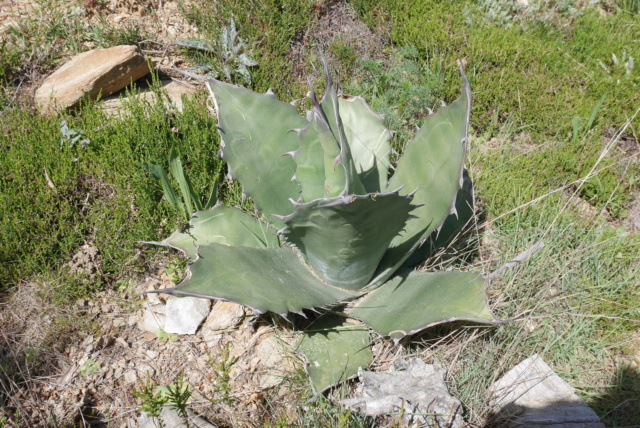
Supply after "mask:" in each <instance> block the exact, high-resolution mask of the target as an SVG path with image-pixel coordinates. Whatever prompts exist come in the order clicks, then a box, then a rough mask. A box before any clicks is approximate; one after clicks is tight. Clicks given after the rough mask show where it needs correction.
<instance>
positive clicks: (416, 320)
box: [349, 272, 497, 340]
mask: <svg viewBox="0 0 640 428" xmlns="http://www.w3.org/2000/svg"><path fill="white" fill-rule="evenodd" d="M349 316H351V317H354V318H357V319H359V320H361V321H363V322H364V323H366V324H367V325H369V326H370V327H372V328H373V329H374V330H375V331H377V332H378V333H380V334H382V335H384V336H391V338H392V339H395V340H398V339H400V338H402V337H403V336H405V335H410V334H414V333H417V332H419V331H420V330H423V329H425V328H428V327H431V326H434V325H436V324H441V323H444V322H449V321H455V320H467V321H476V322H480V323H494V322H497V321H496V319H495V318H494V316H493V314H492V313H491V311H490V310H489V306H488V305H487V297H486V294H485V280H484V278H482V277H481V276H480V275H477V274H475V273H470V272H441V273H423V272H416V273H413V274H409V275H405V276H403V275H397V276H395V277H394V278H393V279H391V280H390V281H388V282H387V283H386V284H384V285H382V286H381V287H379V288H378V289H377V290H374V291H372V292H371V293H369V294H368V295H367V296H366V297H364V298H363V299H362V300H361V301H360V302H358V304H357V305H356V306H355V307H354V308H353V309H352V310H351V311H349Z"/></svg>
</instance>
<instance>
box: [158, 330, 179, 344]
mask: <svg viewBox="0 0 640 428" xmlns="http://www.w3.org/2000/svg"><path fill="white" fill-rule="evenodd" d="M156 337H157V338H158V339H160V340H167V341H169V342H177V341H178V335H177V334H173V333H167V332H166V331H164V330H162V329H160V330H158V331H156Z"/></svg>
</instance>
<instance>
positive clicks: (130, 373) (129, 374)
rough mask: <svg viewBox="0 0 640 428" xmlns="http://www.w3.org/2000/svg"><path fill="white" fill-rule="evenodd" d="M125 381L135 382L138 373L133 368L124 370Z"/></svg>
mask: <svg viewBox="0 0 640 428" xmlns="http://www.w3.org/2000/svg"><path fill="white" fill-rule="evenodd" d="M124 381H125V383H136V382H137V381H138V375H137V374H136V371H135V370H133V369H132V370H127V371H126V372H124Z"/></svg>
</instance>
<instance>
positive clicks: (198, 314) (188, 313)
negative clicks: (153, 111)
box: [164, 297, 211, 334]
mask: <svg viewBox="0 0 640 428" xmlns="http://www.w3.org/2000/svg"><path fill="white" fill-rule="evenodd" d="M210 306H211V301H210V300H209V299H200V298H197V297H182V298H179V299H173V300H169V301H168V302H167V318H166V321H165V324H164V331H165V332H167V333H175V334H195V333H196V331H197V330H198V327H199V326H200V323H202V321H203V320H204V319H205V318H206V317H207V315H208V314H209V308H210Z"/></svg>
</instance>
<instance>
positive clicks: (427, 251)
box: [405, 169, 475, 266]
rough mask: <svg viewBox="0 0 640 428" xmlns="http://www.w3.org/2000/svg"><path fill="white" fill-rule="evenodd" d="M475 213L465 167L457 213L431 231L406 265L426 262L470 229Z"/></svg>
mask: <svg viewBox="0 0 640 428" xmlns="http://www.w3.org/2000/svg"><path fill="white" fill-rule="evenodd" d="M474 214H475V210H474V201H473V182H472V181H471V177H469V173H468V172H467V170H466V169H465V170H464V172H463V180H462V188H461V189H460V190H458V194H457V195H456V209H455V213H453V214H449V216H448V217H447V219H446V220H445V221H444V223H442V227H441V228H440V229H438V230H434V231H433V232H431V236H429V238H427V240H426V241H425V242H424V244H422V246H421V247H420V248H418V249H417V250H416V251H414V252H413V254H411V256H410V257H409V259H408V260H407V262H406V263H405V265H406V266H414V265H416V264H419V263H422V262H424V261H425V260H426V259H427V257H429V256H430V255H432V254H434V253H435V252H436V251H438V250H439V249H442V248H444V247H446V246H447V245H449V244H450V243H451V242H452V241H454V240H455V239H456V238H457V237H458V235H459V234H460V233H461V232H463V231H464V230H465V229H467V230H468V228H469V226H470V225H471V222H472V219H473V216H474Z"/></svg>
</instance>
